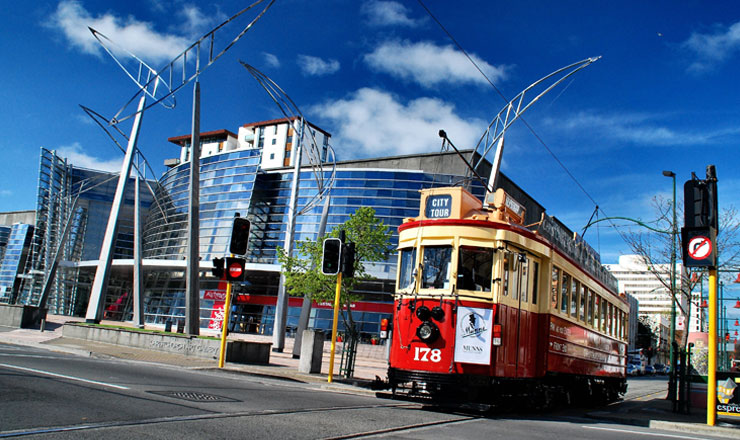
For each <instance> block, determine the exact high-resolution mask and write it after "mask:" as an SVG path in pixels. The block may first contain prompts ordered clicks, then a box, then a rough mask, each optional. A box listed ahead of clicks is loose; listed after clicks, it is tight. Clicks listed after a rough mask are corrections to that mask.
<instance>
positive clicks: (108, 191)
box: [0, 120, 544, 338]
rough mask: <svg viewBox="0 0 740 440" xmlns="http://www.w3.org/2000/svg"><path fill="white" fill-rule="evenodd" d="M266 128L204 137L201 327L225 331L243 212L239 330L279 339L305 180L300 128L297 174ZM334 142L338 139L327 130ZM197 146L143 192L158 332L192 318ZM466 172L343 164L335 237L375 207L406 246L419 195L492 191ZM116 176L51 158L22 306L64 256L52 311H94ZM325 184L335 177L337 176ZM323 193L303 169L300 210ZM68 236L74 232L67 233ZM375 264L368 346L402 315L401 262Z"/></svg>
mask: <svg viewBox="0 0 740 440" xmlns="http://www.w3.org/2000/svg"><path fill="white" fill-rule="evenodd" d="M265 123H266V124H268V125H265V124H262V125H260V124H261V123H260V124H247V125H246V126H245V127H246V128H248V129H249V130H247V131H249V132H245V127H242V128H240V130H239V135H234V134H233V133H231V132H228V131H226V130H220V131H217V132H210V134H209V135H208V136H203V137H202V144H201V158H200V231H199V240H200V242H199V244H200V289H201V292H200V298H201V301H200V317H201V322H200V326H201V328H209V327H211V328H214V327H215V326H216V325H218V326H220V321H219V319H220V318H219V316H220V315H221V314H222V312H223V298H222V295H221V293H222V292H223V290H224V286H223V285H220V282H219V280H217V279H216V278H215V277H213V276H212V274H211V270H210V269H211V267H212V266H211V260H212V259H213V258H217V257H223V256H225V255H227V254H228V245H229V240H230V235H231V228H232V224H233V218H234V215H235V213H239V214H240V216H242V217H247V218H248V219H249V220H250V221H251V224H252V228H251V232H250V244H249V251H248V254H247V255H246V259H247V266H246V282H245V283H242V284H238V285H235V286H234V292H233V294H234V301H233V309H232V311H233V312H234V313H233V315H232V316H233V318H232V321H231V323H230V326H231V329H232V330H233V331H245V332H254V333H262V334H271V333H272V331H273V323H274V315H275V305H276V298H277V292H278V284H279V278H280V270H281V268H280V265H279V264H278V261H277V249H278V247H284V245H285V239H286V234H287V233H288V232H287V225H288V211H289V203H290V199H291V186H292V183H293V182H292V180H293V176H294V168H293V167H292V166H290V164H288V163H287V159H286V158H289V157H293V156H292V155H290V156H289V155H287V152H292V151H294V149H293V145H292V142H293V138H292V137H291V136H289V135H290V130H289V129H288V130H283V131H285V145H283V146H280V148H282V149H283V150H284V152H286V153H285V154H286V155H285V156H284V157H283V159H282V163H284V164H286V165H287V166H275V164H274V163H272V162H269V161H268V162H269V163H270V164H271V165H270V166H266V165H265V164H266V163H268V162H266V159H265V157H264V154H265V150H264V149H263V148H260V147H259V144H258V143H256V142H255V139H256V138H258V137H259V136H262V134H263V133H266V134H267V135H270V133H275V134H276V136H278V135H279V134H280V133H282V131H281V130H282V129H280V130H278V128H275V127H277V125H280V124H288V123H289V122H288V121H283V120H274V121H265ZM269 124H277V125H269ZM263 125H265V126H263ZM322 133H323V132H322ZM324 134H325V137H326V138H328V136H329V135H328V133H324ZM242 137H243V138H244V139H241V138H242ZM237 138H239V139H237ZM188 139H189V138H188V137H184V136H183V137H177V138H171V139H170V141H171V142H173V143H176V144H177V145H179V147H180V151H179V153H180V154H179V159H173V160H168V161H167V162H166V163H167V165H168V166H169V167H170V168H169V169H168V170H167V171H166V172H165V173H164V174H163V175H162V177H161V178H160V179H159V180H158V181H157V182H151V186H152V187H153V188H155V190H154V195H153V196H152V195H151V194H149V193H148V191H147V190H146V189H144V188H145V186H144V185H142V192H141V194H140V198H141V200H142V207H143V208H144V210H145V216H144V218H145V221H144V227H143V231H142V241H143V270H144V295H143V301H144V318H145V322H147V323H149V324H158V325H164V324H165V323H167V322H168V321H170V322H177V321H180V320H184V316H185V289H186V282H185V273H186V263H187V261H186V258H187V250H186V249H187V215H188V214H187V212H188V197H189V190H188V187H189V183H188V179H189V167H190V162H189V160H187V159H188V158H189V151H190V145H188V142H189V140H188ZM250 139H251V141H250ZM173 140H177V142H175V141H173ZM322 144H326V142H323V143H322ZM270 154H272V153H270ZM440 170H444V172H440ZM483 172H484V173H485V172H486V170H483ZM324 173H328V171H324ZM467 175H468V170H467V168H466V167H465V165H464V163H463V161H461V160H460V158H459V157H458V155H457V154H456V153H455V152H443V153H428V154H421V155H413V156H396V157H386V158H375V159H362V160H353V161H343V162H338V163H337V165H336V175H335V180H334V184H333V186H332V188H331V191H330V197H331V198H330V200H331V202H330V204H329V207H328V216H327V227H326V231H327V232H329V231H331V230H332V228H334V227H336V226H337V225H341V224H343V223H344V222H345V221H346V220H347V219H349V216H350V215H351V214H353V213H354V212H355V211H356V210H357V209H359V208H360V207H372V208H373V209H374V210H375V215H376V217H378V218H379V219H381V220H382V221H383V222H384V224H385V225H387V226H389V228H390V230H391V231H392V233H393V234H392V237H391V243H390V244H391V246H393V247H395V246H396V245H397V243H398V233H397V228H398V226H399V225H400V224H401V223H402V222H403V219H404V218H409V217H415V216H417V215H418V214H419V202H420V193H419V190H421V189H424V188H430V187H441V186H450V185H458V184H461V183H467V185H466V186H467V188H468V189H469V190H470V191H471V192H472V193H473V194H474V195H476V196H477V197H480V198H481V199H482V198H483V195H484V187H483V185H482V184H481V183H479V182H478V181H476V180H470V179H469V178H468V176H467ZM117 177H118V176H117V175H116V174H111V173H104V172H99V171H94V170H86V169H81V168H77V167H74V166H73V165H72V164H68V163H67V162H66V160H64V159H62V158H60V157H59V156H57V155H56V154H55V153H54V152H53V151H49V150H46V149H42V150H41V166H40V172H39V192H38V203H37V211H36V213H37V215H36V225H35V228H33V227H31V228H30V229H29V231H33V233H32V234H31V233H30V232H29V236H30V238H28V241H29V243H28V246H29V251H28V252H29V258H28V261H27V262H25V263H23V264H21V266H20V268H18V269H17V272H16V274H19V275H18V276H16V277H15V279H17V280H22V282H21V283H20V285H19V286H16V288H15V289H14V290H13V291H14V292H17V293H18V294H17V298H16V302H18V303H23V304H35V302H36V301H37V300H38V296H39V292H40V289H41V286H42V284H43V283H42V282H43V280H44V277H45V275H46V274H47V273H48V271H49V267H50V266H51V262H52V261H53V258H54V255H55V254H56V252H57V250H59V251H60V252H61V254H60V255H61V260H62V261H63V262H64V265H63V269H62V270H59V271H58V272H57V275H56V278H55V280H54V289H53V294H52V296H50V298H49V302H48V306H49V309H50V312H52V313H58V314H68V315H84V313H85V309H86V306H87V299H88V298H89V293H90V292H89V291H90V286H91V284H92V280H93V278H94V274H95V269H96V267H97V261H96V260H97V259H98V256H99V253H100V247H101V244H102V239H103V234H104V232H105V222H104V221H101V220H100V219H103V218H107V217H108V215H109V211H110V206H111V202H112V199H113V194H114V193H115V186H116V183H117V180H118V178H117ZM324 177H325V178H328V174H327V175H325V176H324ZM499 186H501V187H503V188H504V189H505V190H506V191H507V193H509V194H511V195H512V196H513V197H515V198H516V199H517V200H519V201H520V202H522V203H524V204H525V206H526V208H527V217H528V218H527V219H526V221H528V222H529V223H533V222H536V221H538V220H539V216H540V214H541V213H542V212H543V211H544V209H543V208H542V207H541V206H539V205H538V204H536V202H535V201H533V200H532V199H531V198H530V197H529V196H528V195H526V193H524V192H523V191H522V190H521V189H520V188H518V187H517V186H516V185H515V184H514V183H513V182H511V181H510V180H509V179H507V178H506V176H503V175H501V176H500V179H499ZM127 188H128V189H127V192H126V197H125V203H124V207H123V209H122V211H121V213H120V215H119V218H118V230H117V234H118V235H117V239H116V242H115V250H114V264H113V266H112V272H111V276H110V281H109V286H108V289H107V293H106V297H105V298H104V305H103V307H104V310H105V315H104V318H106V319H118V320H128V319H131V316H132V304H131V303H132V297H133V295H132V294H131V291H132V290H131V289H132V283H133V275H132V273H133V264H134V262H133V260H132V255H133V241H134V236H133V207H134V190H133V188H134V185H133V181H130V182H129V185H128V187H127ZM317 191H318V184H317V182H316V180H315V173H314V172H313V171H312V170H311V169H310V168H309V167H304V168H302V169H301V171H300V185H299V187H298V204H297V208H298V210H301V208H302V207H304V206H305V205H306V203H308V201H309V200H311V199H312V198H314V196H315V195H316V194H317ZM78 196H79V197H78ZM322 205H323V204H322V203H318V204H317V205H316V206H313V207H312V208H310V209H307V210H305V212H302V213H301V214H300V215H298V216H297V218H296V224H295V241H296V242H297V241H300V240H306V239H308V240H316V239H318V238H319V237H318V230H319V224H320V222H321V218H322V213H323V206H322ZM94 219H97V220H95V221H93V220H94ZM65 229H66V230H68V232H67V234H66V236H65V234H64V230H65ZM0 232H1V231H0ZM8 249H9V250H10V244H9V245H8ZM3 267H4V266H3ZM366 267H367V269H368V272H369V273H370V274H371V275H373V276H374V277H375V279H374V280H372V281H369V282H365V283H362V284H361V285H359V287H358V291H357V292H356V293H359V294H361V296H362V298H363V301H362V302H361V303H360V304H357V308H356V309H353V310H355V311H354V312H353V317H354V318H355V321H356V322H357V323H358V324H359V326H360V329H359V330H360V332H361V333H363V334H364V335H365V337H366V338H369V336H370V335H374V334H376V333H377V332H378V331H379V328H378V326H379V323H380V320H381V318H382V317H387V316H388V315H390V313H391V307H392V299H393V297H392V295H393V292H394V284H395V275H396V257H395V256H391V257H389V258H388V259H387V260H385V261H376V262H371V263H370V264H367V265H366ZM301 301H302V298H291V299H290V301H289V307H288V313H287V315H288V322H287V326H288V330H289V331H290V330H291V329H293V328H295V326H297V323H298V317H299V313H300V303H301ZM331 318H332V317H331V305H330V304H315V305H314V307H313V310H312V314H311V317H310V321H309V323H310V326H311V327H314V328H320V329H325V330H326V329H328V328H330V326H331Z"/></svg>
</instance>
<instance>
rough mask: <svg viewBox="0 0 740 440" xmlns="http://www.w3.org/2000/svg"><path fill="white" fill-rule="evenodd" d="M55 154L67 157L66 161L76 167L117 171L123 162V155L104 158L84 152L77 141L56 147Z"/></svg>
mask: <svg viewBox="0 0 740 440" xmlns="http://www.w3.org/2000/svg"><path fill="white" fill-rule="evenodd" d="M57 154H58V155H59V156H62V157H65V158H67V161H68V162H69V163H71V164H72V165H74V166H76V167H81V168H89V169H92V170H100V171H110V172H115V173H118V172H120V171H121V165H122V164H123V157H119V158H117V159H108V160H105V159H99V158H97V157H93V156H91V155H89V154H86V153H85V152H84V151H83V148H82V146H81V145H80V144H79V143H78V142H75V143H74V144H72V145H66V146H62V147H59V148H57Z"/></svg>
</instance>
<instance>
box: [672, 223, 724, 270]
mask: <svg viewBox="0 0 740 440" xmlns="http://www.w3.org/2000/svg"><path fill="white" fill-rule="evenodd" d="M716 240H717V232H716V231H715V229H714V228H711V227H709V228H683V229H681V242H682V243H683V264H684V266H686V267H716V266H717V246H716Z"/></svg>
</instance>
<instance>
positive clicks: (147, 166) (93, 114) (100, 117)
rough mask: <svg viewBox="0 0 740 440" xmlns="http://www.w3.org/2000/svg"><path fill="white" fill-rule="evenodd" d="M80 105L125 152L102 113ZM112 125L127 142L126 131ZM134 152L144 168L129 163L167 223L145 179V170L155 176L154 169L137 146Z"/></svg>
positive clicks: (165, 215) (154, 194)
mask: <svg viewBox="0 0 740 440" xmlns="http://www.w3.org/2000/svg"><path fill="white" fill-rule="evenodd" d="M80 107H81V108H82V110H83V111H84V112H85V113H87V115H88V116H90V118H91V119H92V120H93V121H94V122H95V124H97V126H98V127H100V128H101V129H102V130H103V131H104V132H105V134H107V135H108V137H109V138H110V140H112V141H113V143H114V144H115V145H116V147H118V149H119V150H121V153H123V154H126V149H125V148H124V147H123V145H121V144H120V143H119V142H118V140H117V139H116V137H115V136H113V134H112V133H111V132H110V131H109V130H108V128H107V127H106V125H107V121H108V120H107V119H106V118H105V117H104V116H103V115H101V114H100V113H98V112H96V111H95V110H92V109H91V108H89V107H85V106H84V105H82V104H80ZM101 121H106V123H103V122H101ZM112 127H113V128H114V129H115V130H116V132H117V133H118V134H119V135H120V136H121V137H123V138H124V139H126V142H128V136H126V133H124V132H123V131H121V129H119V128H118V126H116V125H113V126H112ZM136 154H137V155H138V156H139V158H140V159H141V160H142V161H143V162H144V166H145V169H144V170H143V171H142V170H141V168H139V165H138V161H134V162H133V163H132V164H131V165H132V166H133V167H134V169H135V170H136V173H137V174H138V175H139V177H141V178H142V179H143V180H144V184H145V185H146V187H147V189H148V190H149V193H150V194H151V195H152V198H153V199H154V203H156V204H157V208H159V212H161V213H162V218H163V219H164V222H165V224H169V221H168V220H167V213H166V211H165V210H164V209H163V208H162V205H161V204H160V203H159V200H158V199H157V195H156V193H155V191H154V189H152V187H151V185H149V181H148V180H147V179H146V171H147V170H148V171H149V172H150V173H152V176H156V175H157V174H156V173H155V172H154V169H153V168H152V167H151V165H150V164H149V161H148V160H147V159H146V157H145V156H144V153H142V152H141V150H140V149H139V148H136ZM156 182H157V187H159V189H161V185H160V184H159V181H156Z"/></svg>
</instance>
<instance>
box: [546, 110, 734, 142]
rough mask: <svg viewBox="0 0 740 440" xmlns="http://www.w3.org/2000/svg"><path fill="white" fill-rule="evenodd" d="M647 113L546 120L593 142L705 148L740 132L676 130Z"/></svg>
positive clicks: (583, 114) (584, 113)
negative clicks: (584, 134) (598, 140)
mask: <svg viewBox="0 0 740 440" xmlns="http://www.w3.org/2000/svg"><path fill="white" fill-rule="evenodd" d="M657 119H658V117H657V116H651V115H647V114H637V113H635V114H626V113H625V114H619V115H600V114H597V113H595V112H580V113H577V114H575V115H573V116H570V117H566V118H565V119H561V120H554V119H551V118H548V119H547V123H548V124H550V125H553V126H555V127H557V128H559V129H562V130H565V131H570V132H581V133H591V134H592V136H593V137H594V138H595V139H599V138H600V139H613V140H617V141H623V142H630V143H633V144H638V145H652V146H685V145H688V146H690V145H704V144H709V143H711V142H713V141H714V140H715V139H717V138H720V137H723V136H729V135H733V134H737V133H740V128H731V129H720V130H712V131H697V130H691V131H685V132H680V131H676V130H675V129H673V128H670V127H668V126H665V125H661V124H660V123H659V122H658V121H657Z"/></svg>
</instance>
